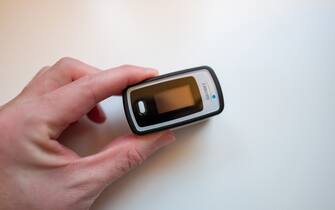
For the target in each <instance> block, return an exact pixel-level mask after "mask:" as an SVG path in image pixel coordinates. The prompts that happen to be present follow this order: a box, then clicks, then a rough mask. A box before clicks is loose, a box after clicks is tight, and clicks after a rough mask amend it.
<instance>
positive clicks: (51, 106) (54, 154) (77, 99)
mask: <svg viewBox="0 0 335 210" xmlns="http://www.w3.org/2000/svg"><path fill="white" fill-rule="evenodd" d="M156 74H157V72H156V71H155V70H153V69H148V68H141V67H136V66H129V65H126V66H120V67H117V68H114V69H109V70H106V71H100V70H98V69H96V68H94V67H91V66H89V65H87V64H84V63H82V62H80V61H78V60H75V59H71V58H63V59H61V60H60V61H58V62H57V63H56V64H54V65H53V66H51V67H45V68H43V69H42V70H41V71H40V72H39V73H38V74H37V75H36V76H35V77H34V78H33V79H32V81H31V82H30V83H29V84H28V85H27V86H26V87H25V88H24V90H23V91H22V92H21V93H20V94H19V95H18V96H17V97H16V98H14V99H13V100H12V101H10V102H8V103H7V104H5V105H3V106H1V107H0V137H1V139H0V168H1V171H0V209H6V210H12V209H15V210H16V209H25V210H30V209H34V210H40V209H41V210H46V209H48V210H82V209H85V210H87V209H89V208H90V206H91V205H92V203H93V202H94V200H95V199H96V198H97V197H98V195H99V194H100V193H101V192H102V190H103V189H104V188H105V187H106V186H108V185H109V184H110V183H112V182H113V181H115V180H116V179H118V178H119V177H120V176H122V175H123V174H125V173H126V172H127V171H129V170H130V169H132V168H134V167H135V166H137V165H139V164H141V163H142V162H143V160H145V159H146V158H147V157H148V156H149V155H151V154H152V153H153V152H155V151H157V150H158V149H159V148H161V147H163V146H165V145H167V144H169V143H171V142H173V141H174V140H175V137H174V135H173V133H172V132H171V131H164V132H159V133H154V134H149V135H145V136H136V135H133V134H131V135H127V136H122V137H118V138H117V139H115V140H113V141H112V142H111V143H110V144H109V145H107V146H106V147H105V148H104V149H103V150H102V151H100V152H99V153H97V154H94V155H91V156H88V157H79V156H78V155H77V154H76V153H75V152H73V151H72V150H70V149H69V148H67V147H65V146H63V145H62V144H60V143H59V142H58V141H57V139H58V138H59V136H60V135H61V133H62V132H63V131H64V129H66V128H67V127H68V126H69V125H70V124H72V123H74V122H76V121H78V120H79V119H80V118H81V117H82V116H84V115H86V114H87V116H88V117H89V118H90V119H91V120H92V121H94V122H98V123H99V122H103V121H104V120H105V115H104V113H103V112H102V110H101V108H100V107H99V106H98V105H97V104H98V102H100V101H101V100H103V99H105V98H107V97H109V96H111V95H119V94H120V93H121V92H122V90H123V89H124V88H126V87H127V86H128V85H131V84H134V83H137V82H140V81H142V80H144V79H147V78H150V77H153V76H155V75H156Z"/></svg>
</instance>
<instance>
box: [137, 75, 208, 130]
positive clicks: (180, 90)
mask: <svg viewBox="0 0 335 210" xmlns="http://www.w3.org/2000/svg"><path fill="white" fill-rule="evenodd" d="M130 96H131V106H132V109H133V113H134V116H135V118H136V121H137V123H138V125H139V126H149V125H154V124H157V123H162V122H166V121H169V120H173V119H177V118H181V117H184V116H187V115H190V114H193V113H196V112H199V111H201V110H202V109H203V104H202V99H201V95H200V91H199V87H198V84H197V83H196V81H195V79H194V78H193V77H191V76H189V77H183V78H178V79H174V80H169V81H164V82H161V83H157V84H153V85H150V86H146V87H143V88H140V89H136V90H134V91H132V92H131V93H130Z"/></svg>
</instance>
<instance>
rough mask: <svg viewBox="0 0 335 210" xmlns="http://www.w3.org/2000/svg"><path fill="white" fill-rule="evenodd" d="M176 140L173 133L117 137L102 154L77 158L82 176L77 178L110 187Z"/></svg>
mask: <svg viewBox="0 0 335 210" xmlns="http://www.w3.org/2000/svg"><path fill="white" fill-rule="evenodd" d="M175 139H176V138H175V135H174V133H173V132H172V131H163V132H159V133H154V134H148V135H145V136H137V135H134V134H131V135H127V136H122V137H119V138H117V139H115V140H114V141H113V142H111V143H110V144H109V145H108V146H106V147H105V148H104V149H103V150H102V151H101V152H99V153H97V154H95V155H92V156H88V157H84V158H81V159H79V160H78V161H79V162H78V163H77V166H79V167H76V168H77V169H79V171H77V172H79V173H81V174H80V177H86V179H87V180H86V181H87V182H90V183H92V181H93V182H95V181H96V182H97V183H98V184H101V183H103V184H110V183H112V182H113V181H115V180H116V179H117V178H119V177H120V176H122V175H124V174H125V173H127V172H128V171H129V170H131V169H133V168H135V167H136V166H138V165H140V164H141V163H142V162H143V161H144V160H145V159H147V158H148V157H149V156H150V155H151V154H153V153H154V152H156V151H157V150H159V149H160V148H162V147H164V146H166V145H168V144H170V143H172V142H174V141H175ZM85 174H86V175H87V176H85Z"/></svg>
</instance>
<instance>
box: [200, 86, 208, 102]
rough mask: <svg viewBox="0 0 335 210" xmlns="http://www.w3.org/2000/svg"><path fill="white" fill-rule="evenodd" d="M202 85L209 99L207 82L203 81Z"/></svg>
mask: <svg viewBox="0 0 335 210" xmlns="http://www.w3.org/2000/svg"><path fill="white" fill-rule="evenodd" d="M201 86H202V89H203V90H204V93H205V98H206V100H209V93H208V87H207V83H205V82H203V83H201Z"/></svg>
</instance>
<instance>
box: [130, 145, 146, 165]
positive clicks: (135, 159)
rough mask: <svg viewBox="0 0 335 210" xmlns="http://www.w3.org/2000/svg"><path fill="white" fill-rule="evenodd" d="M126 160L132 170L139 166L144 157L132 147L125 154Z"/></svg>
mask: <svg viewBox="0 0 335 210" xmlns="http://www.w3.org/2000/svg"><path fill="white" fill-rule="evenodd" d="M127 159H128V165H129V166H130V168H133V167H136V166H139V165H141V164H142V163H143V161H144V159H145V157H144V155H143V154H142V153H141V152H140V151H139V150H138V149H137V148H136V147H135V146H133V147H131V149H129V150H128V152H127Z"/></svg>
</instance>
